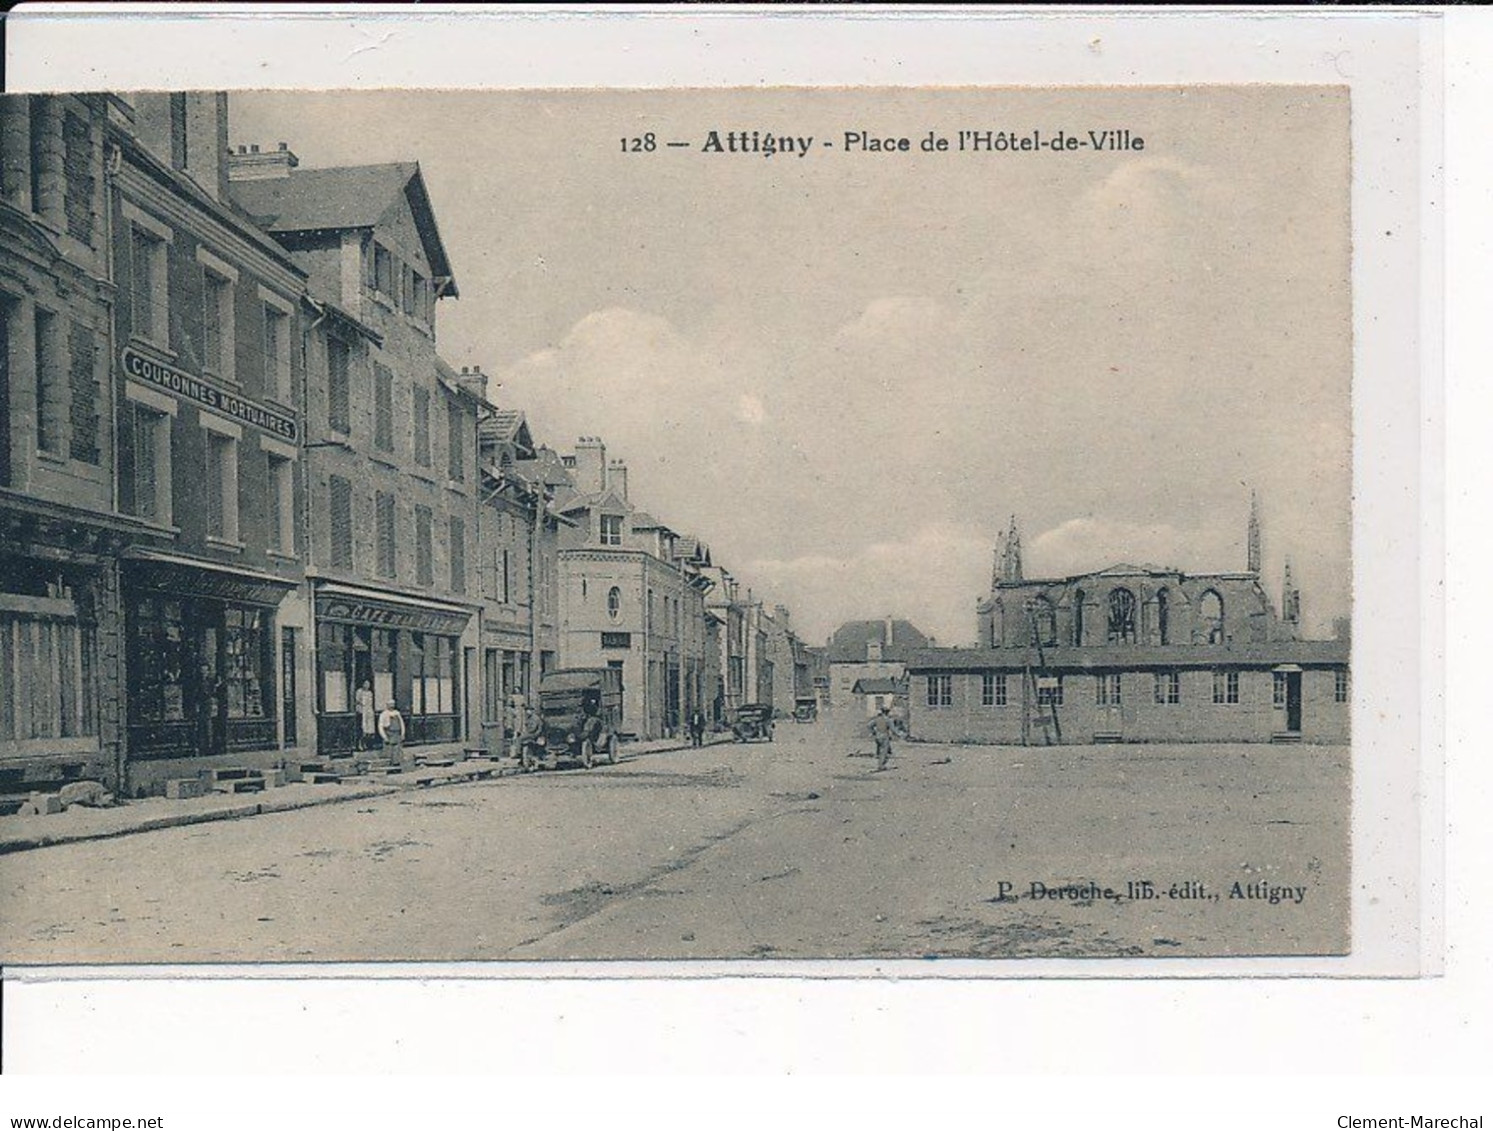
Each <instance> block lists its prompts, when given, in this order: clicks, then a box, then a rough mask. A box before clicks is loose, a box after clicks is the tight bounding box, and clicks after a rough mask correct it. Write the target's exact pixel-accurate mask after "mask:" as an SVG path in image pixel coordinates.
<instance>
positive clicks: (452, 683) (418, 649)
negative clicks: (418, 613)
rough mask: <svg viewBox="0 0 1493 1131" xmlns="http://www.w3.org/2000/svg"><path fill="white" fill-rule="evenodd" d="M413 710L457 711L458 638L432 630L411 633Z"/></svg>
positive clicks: (429, 712)
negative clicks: (438, 634) (453, 638)
mask: <svg viewBox="0 0 1493 1131" xmlns="http://www.w3.org/2000/svg"><path fill="white" fill-rule="evenodd" d="M411 642H412V644H413V647H412V649H411V655H410V676H411V679H410V713H411V714H414V715H454V714H455V713H456V710H457V707H456V641H454V640H452V639H451V638H450V637H446V636H431V635H430V634H429V633H422V632H416V633H412V634H411Z"/></svg>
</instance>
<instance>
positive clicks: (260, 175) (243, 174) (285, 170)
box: [228, 141, 301, 181]
mask: <svg viewBox="0 0 1493 1131" xmlns="http://www.w3.org/2000/svg"><path fill="white" fill-rule="evenodd" d="M300 163H301V159H300V158H299V157H297V156H296V155H295V154H294V153H292V152H291V151H290V146H288V145H287V144H286V143H285V142H283V141H282V142H280V143H279V144H278V145H276V147H275V148H274V149H272V150H270V151H269V152H267V153H261V152H260V151H259V146H257V145H249V146H243V145H241V146H239V147H238V148H237V149H234V150H232V151H230V152H229V154H228V179H229V180H230V181H276V180H284V179H285V178H286V177H288V176H290V171H291V170H292V169H294V168H296V167H297V166H298V165H300Z"/></svg>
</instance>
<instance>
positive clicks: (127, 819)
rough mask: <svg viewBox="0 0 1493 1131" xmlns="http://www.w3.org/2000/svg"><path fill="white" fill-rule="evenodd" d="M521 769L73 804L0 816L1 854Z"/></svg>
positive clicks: (626, 751) (433, 770)
mask: <svg viewBox="0 0 1493 1131" xmlns="http://www.w3.org/2000/svg"><path fill="white" fill-rule="evenodd" d="M730 741H732V738H731V736H730V735H729V734H724V735H707V736H706V739H705V743H706V745H707V746H714V745H717V744H719V743H722V742H730ZM689 748H690V745H689V741H688V740H687V739H685V740H680V739H674V738H660V739H654V740H652V741H649V742H630V743H628V744H627V745H625V746H623V747H622V750H621V759H620V760H621V761H624V762H625V761H628V760H630V759H632V758H636V757H638V756H639V755H643V754H667V753H669V752H671V751H675V750H688V749H689ZM521 772H522V771H521V770H520V769H519V766H518V763H517V762H516V761H514V760H512V759H503V760H501V761H499V760H494V759H490V758H470V759H468V760H467V761H465V762H456V763H454V764H452V765H449V766H418V767H416V768H415V769H413V770H410V771H407V772H405V773H401V774H385V775H379V776H378V777H376V778H375V777H371V776H370V777H359V778H356V779H350V780H347V781H342V782H337V783H331V784H326V785H310V784H307V783H304V782H296V783H293V784H289V785H282V786H275V787H272V788H268V789H265V790H264V791H263V792H260V793H254V794H223V793H213V794H208V795H207V796H205V797H193V798H190V799H186V800H181V801H172V800H168V799H167V798H164V797H147V798H144V799H143V800H140V801H127V802H124V803H123V804H120V805H114V806H110V807H108V808H105V809H91V808H88V807H86V806H82V805H75V806H73V807H72V808H70V809H67V810H65V811H63V812H61V813H53V814H51V815H49V816H44V817H20V816H12V817H0V855H5V854H7V853H11V852H24V851H26V850H28V849H32V848H46V847H49V846H51V845H57V844H74V843H77V842H79V841H85V840H104V839H107V838H109V837H116V836H128V835H130V834H132V833H145V832H151V831H152V830H155V829H174V828H179V827H181V826H182V825H197V824H202V823H204V822H207V821H233V820H238V819H239V818H242V817H255V816H258V815H259V814H261V813H285V812H288V811H290V810H292V809H306V808H310V807H311V806H313V805H335V804H337V803H339V802H343V801H361V800H365V799H367V798H370V797H387V796H389V795H390V794H395V793H399V792H401V791H403V790H408V789H430V788H434V787H436V786H446V785H460V784H463V783H466V782H473V781H492V780H494V779H496V778H505V777H511V776H513V775H515V774H519V773H521Z"/></svg>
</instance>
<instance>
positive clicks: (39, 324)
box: [36, 307, 66, 456]
mask: <svg viewBox="0 0 1493 1131" xmlns="http://www.w3.org/2000/svg"><path fill="white" fill-rule="evenodd" d="M61 354H62V348H61V343H60V342H59V341H58V333H57V315H55V314H53V313H52V312H51V311H48V310H42V309H40V308H39V307H38V308H37V311H36V450H37V451H39V452H47V453H48V454H51V455H58V456H60V455H61V454H62V431H63V428H62V423H63V406H64V404H65V403H66V402H65V401H64V400H63V396H62V387H63V385H62V381H63V371H62V357H61Z"/></svg>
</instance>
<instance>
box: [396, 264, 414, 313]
mask: <svg viewBox="0 0 1493 1131" xmlns="http://www.w3.org/2000/svg"><path fill="white" fill-rule="evenodd" d="M399 283H400V287H399V290H400V295H399V297H400V300H401V303H402V305H403V307H404V312H405V313H406V314H413V313H415V273H414V272H413V271H408V270H406V271H401V272H400V273H399Z"/></svg>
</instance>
